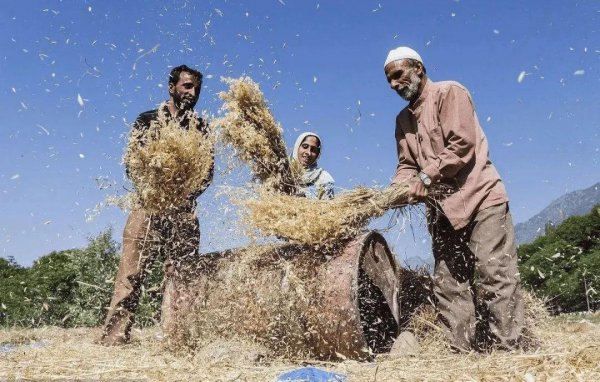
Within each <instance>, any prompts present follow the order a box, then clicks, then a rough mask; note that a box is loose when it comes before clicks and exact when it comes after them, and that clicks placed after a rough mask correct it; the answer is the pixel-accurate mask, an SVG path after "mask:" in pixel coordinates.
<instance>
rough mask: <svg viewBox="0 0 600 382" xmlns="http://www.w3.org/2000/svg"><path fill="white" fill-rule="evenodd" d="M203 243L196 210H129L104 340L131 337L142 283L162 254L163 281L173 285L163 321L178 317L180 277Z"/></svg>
mask: <svg viewBox="0 0 600 382" xmlns="http://www.w3.org/2000/svg"><path fill="white" fill-rule="evenodd" d="M199 243H200V228H199V224H198V218H197V217H196V215H195V213H194V212H177V213H172V214H151V213H149V212H146V211H144V210H136V211H133V212H131V213H130V214H129V218H128V219H127V224H126V225H125V229H124V231H123V252H122V255H121V260H120V263H119V270H118V273H117V276H116V278H115V289H114V293H113V297H112V300H111V303H110V307H109V309H108V315H107V317H106V321H105V324H104V330H103V333H102V338H101V340H100V341H101V342H102V343H104V344H106V345H113V344H118V343H123V342H127V341H128V340H129V335H130V331H131V326H132V325H133V322H134V318H135V311H136V309H137V306H138V303H139V299H140V295H141V291H142V286H143V284H144V281H145V279H146V277H147V276H148V274H149V272H150V269H151V268H152V265H153V264H154V262H155V261H156V259H157V258H158V257H159V255H160V254H164V255H165V258H166V261H165V264H164V269H165V276H164V277H165V280H163V285H169V287H168V288H167V290H165V295H164V297H163V321H164V320H165V319H166V320H168V321H172V320H173V319H174V318H173V317H172V314H173V313H174V308H173V307H174V306H175V305H176V302H177V296H176V295H177V293H178V289H177V287H176V285H177V284H178V283H177V280H178V279H179V278H181V277H182V276H181V268H182V265H183V264H185V263H189V262H190V260H191V259H192V258H193V257H194V256H196V255H197V251H198V246H199ZM167 305H168V306H167ZM175 310H176V309H175Z"/></svg>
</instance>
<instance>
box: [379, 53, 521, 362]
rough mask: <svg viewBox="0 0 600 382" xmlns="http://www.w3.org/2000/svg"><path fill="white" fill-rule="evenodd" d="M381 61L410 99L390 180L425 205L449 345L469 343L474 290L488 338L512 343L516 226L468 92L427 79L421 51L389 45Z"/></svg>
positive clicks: (516, 316)
mask: <svg viewBox="0 0 600 382" xmlns="http://www.w3.org/2000/svg"><path fill="white" fill-rule="evenodd" d="M384 70H385V75H386V77H387V81H388V83H389V84H390V86H391V88H392V89H393V90H395V91H396V93H398V95H400V97H402V98H403V99H404V100H406V101H408V102H409V104H408V105H407V106H406V107H405V108H404V109H403V110H402V111H401V112H400V113H399V114H398V116H397V117H396V143H397V149H398V166H397V169H396V174H395V176H394V180H393V182H392V183H393V184H400V183H405V184H408V187H409V188H408V201H409V202H410V203H415V202H424V203H426V205H427V221H428V227H429V232H430V233H431V236H432V247H433V255H434V258H435V269H434V275H433V284H434V294H435V296H436V300H437V308H438V312H439V318H440V323H441V325H442V327H443V328H444V330H445V331H446V334H447V335H448V338H449V339H450V342H451V344H452V346H453V348H455V349H457V350H462V351H468V350H470V349H471V348H472V347H473V346H474V345H475V326H476V321H477V320H476V315H475V303H474V301H475V296H482V299H483V301H482V302H483V304H482V305H483V306H484V307H485V308H487V310H489V316H490V319H489V322H488V323H489V332H490V333H491V334H490V336H489V339H490V341H487V343H486V345H487V344H490V343H491V344H493V345H494V347H495V348H499V349H507V350H508V349H514V348H515V347H516V346H517V345H518V342H519V339H520V336H521V331H522V327H523V303H522V298H521V292H520V280H519V274H518V269H517V253H516V246H515V241H514V228H513V224H512V218H511V215H510V212H509V208H508V197H507V195H506V190H505V188H504V184H503V183H502V180H501V179H500V175H499V174H498V172H497V171H496V168H495V167H494V165H493V164H492V162H491V161H490V158H489V153H488V143H487V139H486V137H485V134H484V133H483V130H482V129H481V126H480V125H479V122H478V120H477V115H476V113H475V107H474V105H473V100H472V99H471V95H470V94H469V92H468V91H467V89H465V87H464V86H462V85H461V84H459V83H458V82H454V81H442V82H433V81H431V80H429V78H428V77H427V74H426V70H425V65H424V64H423V60H422V59H421V56H420V55H419V54H418V53H417V52H415V51H414V50H413V49H411V48H408V47H399V48H396V49H393V50H392V51H390V52H389V54H388V57H387V59H386V60H385V64H384ZM440 191H442V192H440ZM476 273H477V274H478V276H479V283H478V287H479V288H480V289H481V291H480V292H479V293H476V292H475V291H474V281H475V280H474V279H475V274H476Z"/></svg>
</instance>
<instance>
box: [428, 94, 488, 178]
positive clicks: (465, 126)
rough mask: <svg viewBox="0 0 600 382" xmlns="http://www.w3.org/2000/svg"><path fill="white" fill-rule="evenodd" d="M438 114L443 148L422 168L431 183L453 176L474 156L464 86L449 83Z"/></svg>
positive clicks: (472, 114)
mask: <svg viewBox="0 0 600 382" xmlns="http://www.w3.org/2000/svg"><path fill="white" fill-rule="evenodd" d="M438 113H439V122H440V128H441V130H442V135H443V136H444V142H445V147H444V150H442V151H441V152H440V154H439V155H438V156H437V158H436V159H435V160H434V161H432V162H430V164H429V165H428V166H427V167H425V168H424V169H423V172H424V173H425V174H427V175H428V176H429V177H430V178H431V179H432V180H433V181H434V182H436V181H439V180H441V179H448V178H453V177H454V176H455V175H456V174H457V173H458V172H459V171H460V170H461V169H462V168H463V167H464V166H465V165H466V164H467V163H469V162H470V161H471V160H472V159H473V157H474V156H475V144H476V142H475V140H476V127H477V123H476V120H475V118H476V117H475V109H474V107H473V103H472V101H471V97H470V95H469V93H468V92H467V90H466V89H464V88H462V87H460V86H456V85H453V86H450V87H449V88H448V91H447V92H446V93H445V94H444V95H442V96H441V97H440V98H439V102H438Z"/></svg>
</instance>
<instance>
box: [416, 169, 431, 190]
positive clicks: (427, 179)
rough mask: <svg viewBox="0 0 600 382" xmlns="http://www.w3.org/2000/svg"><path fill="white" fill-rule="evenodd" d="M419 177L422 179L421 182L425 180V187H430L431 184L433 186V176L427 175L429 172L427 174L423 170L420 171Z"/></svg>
mask: <svg viewBox="0 0 600 382" xmlns="http://www.w3.org/2000/svg"><path fill="white" fill-rule="evenodd" d="M419 178H420V179H421V182H423V185H424V186H425V187H427V188H429V186H431V178H430V177H429V176H427V174H425V173H424V172H423V171H421V172H420V173H419Z"/></svg>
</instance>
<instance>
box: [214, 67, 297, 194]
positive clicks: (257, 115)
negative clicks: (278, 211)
mask: <svg viewBox="0 0 600 382" xmlns="http://www.w3.org/2000/svg"><path fill="white" fill-rule="evenodd" d="M222 81H223V82H225V83H226V84H227V85H229V90H228V91H226V92H221V93H220V94H219V96H220V97H221V99H223V101H224V104H223V107H222V108H221V110H222V111H223V112H224V113H225V116H224V117H222V118H220V119H218V120H216V121H215V125H216V126H219V128H220V129H221V137H222V139H223V141H225V142H226V143H228V144H230V145H232V146H233V147H234V148H235V149H236V152H237V156H238V157H239V158H240V159H241V160H242V161H243V162H245V163H246V164H248V165H249V167H250V170H251V171H252V174H253V176H254V178H255V179H257V180H259V181H260V182H261V183H262V184H263V185H264V186H265V187H267V188H269V189H271V190H275V191H280V192H285V193H287V194H293V193H294V189H295V187H294V184H295V182H294V177H293V175H292V170H291V168H290V162H289V159H288V155H287V151H286V147H285V142H284V140H283V136H282V133H283V130H282V128H281V126H280V125H279V124H278V123H277V122H276V121H275V118H273V115H272V114H271V111H270V110H269V107H268V106H267V103H266V101H265V99H264V96H263V94H262V92H261V91H260V88H259V87H258V85H257V84H256V83H255V82H254V81H252V79H250V78H249V77H241V78H238V79H232V78H223V79H222Z"/></svg>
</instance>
